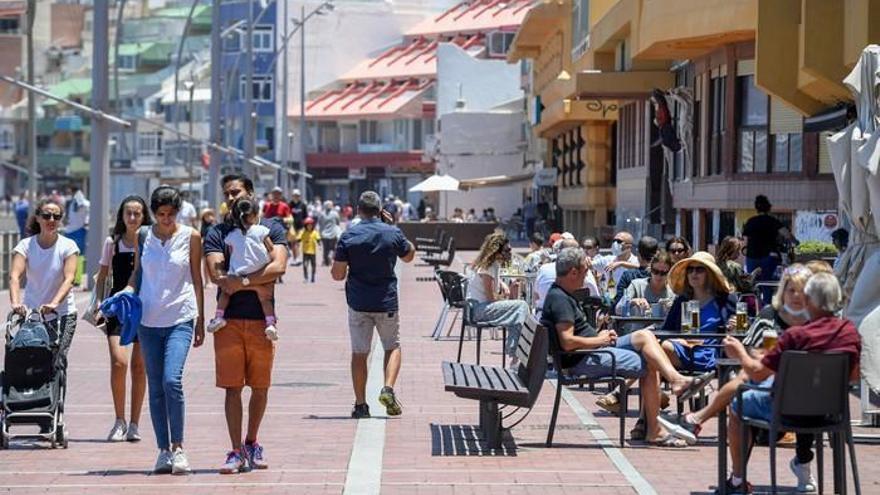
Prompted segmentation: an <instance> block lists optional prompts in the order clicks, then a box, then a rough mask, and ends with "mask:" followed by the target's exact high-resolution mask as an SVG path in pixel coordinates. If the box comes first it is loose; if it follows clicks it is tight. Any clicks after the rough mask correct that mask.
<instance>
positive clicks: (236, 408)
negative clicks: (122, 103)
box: [204, 175, 287, 474]
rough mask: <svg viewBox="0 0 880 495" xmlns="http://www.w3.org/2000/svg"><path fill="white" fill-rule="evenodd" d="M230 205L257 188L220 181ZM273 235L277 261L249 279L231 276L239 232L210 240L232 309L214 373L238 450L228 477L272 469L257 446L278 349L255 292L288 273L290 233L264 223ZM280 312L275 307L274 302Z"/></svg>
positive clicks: (234, 178) (217, 342)
mask: <svg viewBox="0 0 880 495" xmlns="http://www.w3.org/2000/svg"><path fill="white" fill-rule="evenodd" d="M220 183H221V185H222V187H223V196H224V197H225V198H226V205H227V206H228V207H229V209H230V210H232V203H233V202H234V201H235V200H236V199H239V198H243V197H251V198H253V196H254V184H253V182H252V181H251V180H250V179H249V178H247V177H245V176H244V175H227V176H225V177H223V178H222V179H221V180H220ZM260 223H261V224H262V225H264V226H266V227H267V228H268V229H269V238H270V239H272V244H273V245H274V247H273V249H272V252H271V253H270V256H271V258H272V261H271V262H270V263H269V264H268V265H266V266H265V267H263V269H261V270H259V271H257V272H255V273H251V274H250V275H248V276H246V277H238V276H235V275H233V274H228V273H227V272H226V271H227V270H228V268H229V254H230V253H229V248H228V247H227V246H226V242H225V241H226V236H227V235H229V233H230V232H232V231H233V230H234V229H235V227H233V225H232V223H231V222H229V221H228V218H227V219H224V221H223V222H220V223H218V224H217V225H215V226H213V227H211V230H209V231H208V234H207V235H206V236H205V241H204V251H205V261H206V263H207V265H208V275H209V276H210V278H211V281H212V282H214V283H216V284H217V287H218V292H217V295H218V297H219V295H220V291H223V292H225V293H227V294H229V304H228V305H227V306H226V310H225V311H224V313H223V317H224V319H225V320H226V326H224V327H223V328H222V329H220V330H217V331H216V333H214V368H215V374H216V385H217V387H219V388H222V389H224V390H225V392H226V408H225V412H226V425H227V429H228V431H229V439H230V441H231V442H232V450H231V451H229V452H228V453H227V454H226V461H225V462H224V463H223V465H222V466H221V467H220V472H221V473H223V474H233V473H239V472H242V471H247V470H249V469H266V468H267V467H268V463H267V462H266V459H265V457H264V454H263V447H262V446H260V444H259V443H258V442H257V433H258V432H259V429H260V422H261V420H262V418H263V413H265V411H266V403H267V401H268V397H269V386H270V385H271V382H272V364H273V362H274V360H275V343H274V342H273V341H271V340H269V338H268V337H267V336H266V334H265V328H266V320H265V315H264V314H263V309H262V306H261V305H260V300H259V298H258V297H257V293H256V292H255V291H254V290H253V288H254V287H256V286H259V285H267V284H274V283H275V281H276V280H277V279H278V278H279V277H281V276H282V275H284V272H285V270H286V269H287V230H286V229H285V228H284V225H283V224H282V223H281V222H277V221H275V220H271V219H269V220H266V219H263V220H262V221H261V222H260ZM272 304H273V306H274V301H272ZM245 386H248V387H250V388H251V398H250V405H249V406H248V414H249V415H250V418H249V420H248V427H247V433H246V434H245V443H244V446H242V442H241V429H242V416H243V413H242V406H241V392H242V389H243V388H244V387H245Z"/></svg>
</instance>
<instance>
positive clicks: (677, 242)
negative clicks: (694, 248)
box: [666, 236, 691, 263]
mask: <svg viewBox="0 0 880 495" xmlns="http://www.w3.org/2000/svg"><path fill="white" fill-rule="evenodd" d="M666 252H668V253H669V254H670V255H671V256H672V262H673V263H678V262H679V261H681V260H683V259H685V258H687V257H689V256H690V255H691V245H690V243H688V241H687V239H685V238H684V237H681V236H678V237H673V238H671V239H669V240H668V241H666Z"/></svg>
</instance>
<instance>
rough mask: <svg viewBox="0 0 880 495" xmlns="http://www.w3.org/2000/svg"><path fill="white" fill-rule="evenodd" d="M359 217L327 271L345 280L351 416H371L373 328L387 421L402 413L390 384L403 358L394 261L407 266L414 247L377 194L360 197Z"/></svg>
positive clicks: (341, 242)
mask: <svg viewBox="0 0 880 495" xmlns="http://www.w3.org/2000/svg"><path fill="white" fill-rule="evenodd" d="M358 216H360V218H361V221H360V223H358V224H357V225H355V226H353V227H351V228H349V229H348V230H347V231H346V232H345V234H343V235H342V238H341V239H339V243H338V245H337V246H336V257H335V260H334V261H333V267H332V268H331V270H330V274H331V275H332V276H333V280H338V281H342V280H345V297H346V300H347V301H348V330H349V333H350V336H351V378H352V385H353V386H354V396H355V403H354V409H353V410H352V412H351V417H352V418H356V419H360V418H369V417H370V408H369V406H368V405H367V400H366V388H367V358H368V356H369V354H370V347H371V345H372V341H373V329H374V328H375V329H376V331H377V332H378V333H379V338H380V339H381V340H382V347H383V348H384V349H385V386H384V387H383V388H382V392H381V393H380V394H379V402H380V403H381V404H382V405H383V406H385V410H386V412H387V414H388V415H389V416H397V415H399V414H400V413H401V408H400V403H399V402H398V401H397V397H396V396H395V394H394V383H395V381H397V374H398V373H399V371H400V359H401V356H400V315H399V314H398V309H399V308H398V298H397V276H396V275H395V273H394V267H395V265H396V263H397V259H398V258H400V259H401V260H403V262H404V263H409V262H411V261H412V260H413V258H414V257H415V247H413V245H412V243H411V242H409V241H408V240H407V239H406V237H404V235H403V232H401V231H400V229H398V228H397V227H395V226H393V225H391V222H392V217H391V215H390V214H389V213H388V212H386V211H383V210H382V200H381V198H380V197H379V195H378V194H376V193H375V192H373V191H366V192H365V193H363V194H361V196H360V199H359V200H358Z"/></svg>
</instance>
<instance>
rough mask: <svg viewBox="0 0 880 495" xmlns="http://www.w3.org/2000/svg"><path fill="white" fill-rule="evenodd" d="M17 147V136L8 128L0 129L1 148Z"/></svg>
mask: <svg viewBox="0 0 880 495" xmlns="http://www.w3.org/2000/svg"><path fill="white" fill-rule="evenodd" d="M14 147H15V136H14V135H13V134H12V132H10V131H9V130H8V129H3V130H2V131H0V150H11V149H13V148H14Z"/></svg>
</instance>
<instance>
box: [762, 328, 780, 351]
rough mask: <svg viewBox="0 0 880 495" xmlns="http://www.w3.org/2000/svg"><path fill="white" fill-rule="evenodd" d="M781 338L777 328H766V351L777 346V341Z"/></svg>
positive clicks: (764, 344) (764, 342)
mask: <svg viewBox="0 0 880 495" xmlns="http://www.w3.org/2000/svg"><path fill="white" fill-rule="evenodd" d="M777 340H779V335H778V334H777V333H776V330H774V329H772V328H770V329H767V330H764V340H763V346H762V347H764V350H765V351H769V350H771V349H773V348H775V347H776V341H777Z"/></svg>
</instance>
